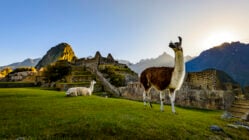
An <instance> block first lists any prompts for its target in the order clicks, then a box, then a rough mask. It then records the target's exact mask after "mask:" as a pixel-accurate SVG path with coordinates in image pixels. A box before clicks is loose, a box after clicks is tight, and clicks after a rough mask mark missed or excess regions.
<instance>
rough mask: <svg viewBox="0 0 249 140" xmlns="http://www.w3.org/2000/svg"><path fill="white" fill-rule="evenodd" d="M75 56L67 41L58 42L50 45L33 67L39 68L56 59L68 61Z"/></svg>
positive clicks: (72, 59) (73, 59)
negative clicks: (53, 45)
mask: <svg viewBox="0 0 249 140" xmlns="http://www.w3.org/2000/svg"><path fill="white" fill-rule="evenodd" d="M75 59H76V56H75V54H74V51H73V49H72V48H71V46H70V45H69V44H67V43H60V44H58V45H56V46H55V47H52V48H51V49H50V50H49V51H48V52H47V53H46V55H44V56H43V58H42V59H41V60H40V61H39V62H38V64H37V65H36V66H35V68H37V69H40V68H42V67H45V66H47V65H49V64H51V63H54V62H56V61H58V60H66V61H68V62H72V61H75Z"/></svg>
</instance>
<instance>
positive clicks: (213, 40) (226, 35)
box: [203, 31, 237, 50]
mask: <svg viewBox="0 0 249 140" xmlns="http://www.w3.org/2000/svg"><path fill="white" fill-rule="evenodd" d="M236 39H237V36H236V35H235V34H234V33H233V32H231V31H215V32H212V33H210V34H209V35H208V37H207V38H206V39H205V40H204V41H203V49H205V50H206V49H209V48H212V47H214V46H218V45H220V44H222V43H224V42H232V41H236Z"/></svg>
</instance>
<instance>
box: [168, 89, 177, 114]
mask: <svg viewBox="0 0 249 140" xmlns="http://www.w3.org/2000/svg"><path fill="white" fill-rule="evenodd" d="M169 97H170V102H171V109H172V113H174V114H175V113H176V111H175V91H173V93H172V94H171V92H170V93H169Z"/></svg>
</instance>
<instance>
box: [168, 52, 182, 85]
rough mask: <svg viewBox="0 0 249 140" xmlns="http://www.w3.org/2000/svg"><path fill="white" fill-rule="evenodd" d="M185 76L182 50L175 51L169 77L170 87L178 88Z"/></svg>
mask: <svg viewBox="0 0 249 140" xmlns="http://www.w3.org/2000/svg"><path fill="white" fill-rule="evenodd" d="M184 76H185V63H184V56H183V53H182V51H178V52H176V53H175V66H174V71H173V74H172V77H171V82H170V86H169V87H170V88H173V89H176V90H178V89H180V88H181V85H182V83H183V80H184Z"/></svg>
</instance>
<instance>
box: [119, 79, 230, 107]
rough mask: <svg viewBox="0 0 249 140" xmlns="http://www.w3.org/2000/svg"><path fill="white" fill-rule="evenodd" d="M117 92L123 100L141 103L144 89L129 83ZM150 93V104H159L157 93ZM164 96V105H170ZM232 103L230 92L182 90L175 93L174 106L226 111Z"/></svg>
mask: <svg viewBox="0 0 249 140" xmlns="http://www.w3.org/2000/svg"><path fill="white" fill-rule="evenodd" d="M119 91H120V93H121V96H122V97H123V98H126V99H131V100H137V101H143V92H144V89H143V87H142V85H141V84H140V83H138V82H137V83H130V84H129V85H128V86H127V87H121V88H119ZM150 92H151V95H152V102H155V103H159V102H160V97H159V92H158V91H156V90H154V89H151V91H150ZM165 92H166V91H165ZM165 94H166V100H165V103H166V104H170V99H169V96H168V93H165ZM233 101H234V94H233V92H232V91H225V90H205V89H188V88H182V89H181V90H179V91H177V92H176V100H175V104H176V105H179V106H184V107H194V108H201V109H228V108H229V107H230V106H231V104H232V102H233Z"/></svg>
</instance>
